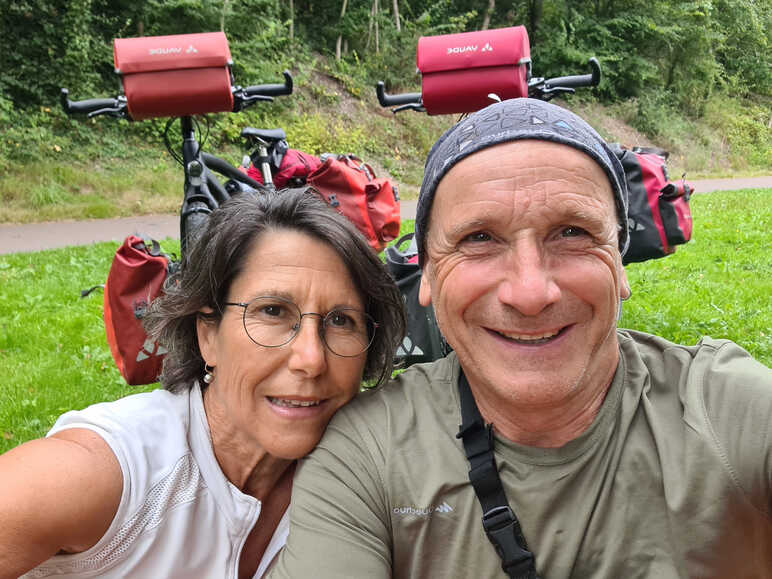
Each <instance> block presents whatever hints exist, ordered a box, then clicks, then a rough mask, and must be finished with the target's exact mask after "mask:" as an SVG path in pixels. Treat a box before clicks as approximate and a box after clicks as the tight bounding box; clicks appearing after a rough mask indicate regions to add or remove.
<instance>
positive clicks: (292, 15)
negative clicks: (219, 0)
mask: <svg viewBox="0 0 772 579" xmlns="http://www.w3.org/2000/svg"><path fill="white" fill-rule="evenodd" d="M226 2H227V0H226ZM289 11H290V40H294V39H295V0H289Z"/></svg>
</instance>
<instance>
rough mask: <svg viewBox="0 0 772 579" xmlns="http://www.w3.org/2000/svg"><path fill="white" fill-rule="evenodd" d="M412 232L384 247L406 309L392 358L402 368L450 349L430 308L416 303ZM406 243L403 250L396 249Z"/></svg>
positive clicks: (415, 254) (415, 256) (416, 267)
mask: <svg viewBox="0 0 772 579" xmlns="http://www.w3.org/2000/svg"><path fill="white" fill-rule="evenodd" d="M414 235H415V234H414V233H408V234H406V235H403V236H402V237H400V238H399V240H397V242H396V243H395V244H394V245H392V246H390V247H387V248H386V252H385V255H386V268H387V269H388V270H389V273H391V276H392V277H393V278H394V280H395V281H396V283H397V287H398V288H399V291H400V293H401V294H402V299H403V300H405V309H406V310H407V334H406V336H405V339H404V340H403V341H402V344H401V345H400V346H399V347H398V348H397V352H396V353H395V355H394V357H395V359H396V360H397V362H398V363H399V364H400V365H401V366H402V367H407V366H410V365H411V364H417V363H421V362H432V361H434V360H437V359H439V358H442V357H444V356H445V355H447V354H448V353H449V352H450V350H451V348H450V346H448V344H447V342H445V339H444V338H443V337H442V334H441V333H440V330H439V327H438V326H437V320H436V319H435V317H434V309H433V308H432V306H431V305H429V306H428V307H423V306H422V305H421V304H420V303H418V290H419V288H420V286H421V268H420V266H419V265H418V250H417V248H416V245H415V240H414ZM406 244H407V248H406V249H404V250H403V249H400V248H401V247H403V246H404V245H406Z"/></svg>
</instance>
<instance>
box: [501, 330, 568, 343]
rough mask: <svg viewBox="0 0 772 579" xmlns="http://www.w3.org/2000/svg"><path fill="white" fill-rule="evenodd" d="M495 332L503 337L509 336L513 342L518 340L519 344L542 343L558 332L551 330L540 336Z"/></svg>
mask: <svg viewBox="0 0 772 579" xmlns="http://www.w3.org/2000/svg"><path fill="white" fill-rule="evenodd" d="M497 333H498V334H500V335H502V336H504V337H505V338H509V339H510V340H514V341H515V342H520V343H521V344H542V343H544V342H547V341H549V340H550V339H551V338H554V337H555V336H557V335H558V334H559V333H560V332H552V333H550V334H542V335H541V336H534V335H523V334H514V333H511V332H497Z"/></svg>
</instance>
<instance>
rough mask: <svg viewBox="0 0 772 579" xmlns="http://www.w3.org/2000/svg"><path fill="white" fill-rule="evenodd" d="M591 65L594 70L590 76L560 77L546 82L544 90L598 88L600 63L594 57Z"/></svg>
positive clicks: (591, 59) (590, 61)
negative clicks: (582, 87)
mask: <svg viewBox="0 0 772 579" xmlns="http://www.w3.org/2000/svg"><path fill="white" fill-rule="evenodd" d="M589 65H590V67H591V68H592V72H591V73H590V74H579V75H576V76H559V77H557V78H550V79H547V80H545V81H544V88H557V87H560V88H576V87H580V86H598V85H599V84H600V78H601V75H600V63H599V62H598V59H597V58H595V57H594V56H593V57H592V58H590V60H589Z"/></svg>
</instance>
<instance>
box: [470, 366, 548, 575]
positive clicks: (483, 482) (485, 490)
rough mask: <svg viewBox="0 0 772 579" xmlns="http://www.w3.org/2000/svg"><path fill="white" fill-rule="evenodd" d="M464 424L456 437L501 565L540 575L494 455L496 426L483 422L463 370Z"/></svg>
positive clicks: (510, 570) (508, 569)
mask: <svg viewBox="0 0 772 579" xmlns="http://www.w3.org/2000/svg"><path fill="white" fill-rule="evenodd" d="M458 394H459V398H460V401H461V426H459V430H458V434H457V435H456V438H460V439H461V440H462V442H463V443H464V452H466V458H467V460H469V466H470V469H469V480H470V481H471V483H472V486H473V487H474V492H475V494H476V495H477V500H479V501H480V506H481V507H482V512H483V516H482V524H483V529H485V534H486V535H488V539H490V542H491V543H493V546H494V547H495V548H496V552H497V553H498V554H499V557H501V568H502V569H504V572H505V573H506V574H507V575H509V577H511V578H512V579H538V577H539V576H538V575H537V574H536V568H535V567H534V556H533V553H531V552H530V551H529V550H528V545H527V543H526V542H525V537H523V532H522V530H521V529H520V522H519V521H518V520H517V517H516V516H515V513H514V512H512V509H511V508H509V502H508V501H507V495H506V494H505V493H504V488H503V487H502V486H501V479H500V478H499V472H498V470H497V469H496V458H495V457H494V456H493V429H492V428H491V425H490V424H487V425H486V424H485V423H484V422H483V419H482V416H480V411H479V409H478V408H477V403H476V402H475V401H474V396H473V395H472V391H471V389H470V388H469V382H467V380H466V376H464V373H463V372H462V373H461V375H460V376H459V379H458Z"/></svg>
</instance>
